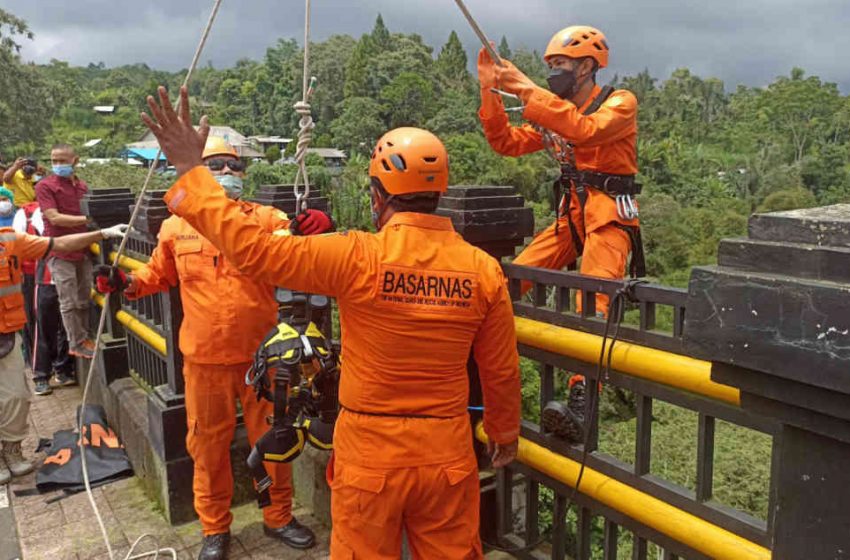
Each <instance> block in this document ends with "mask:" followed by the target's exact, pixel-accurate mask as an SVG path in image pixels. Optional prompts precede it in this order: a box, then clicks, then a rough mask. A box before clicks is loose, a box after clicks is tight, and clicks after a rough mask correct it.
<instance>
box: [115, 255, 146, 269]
mask: <svg viewBox="0 0 850 560" xmlns="http://www.w3.org/2000/svg"><path fill="white" fill-rule="evenodd" d="M117 256H118V253H117V252H115V251H113V252H111V253H109V260H110V261H111V262H115V257H117ZM118 266H120V267H122V268H126V269H127V270H129V271H131V272H135V271H137V270H138V269H140V268H142V267H143V266H145V263H143V262H142V261H137V260H136V259H134V258H131V257H127V256H125V255H121V260H120V261H118Z"/></svg>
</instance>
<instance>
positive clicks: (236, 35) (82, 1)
mask: <svg viewBox="0 0 850 560" xmlns="http://www.w3.org/2000/svg"><path fill="white" fill-rule="evenodd" d="M466 1H467V5H468V6H469V8H470V10H471V11H472V12H473V14H475V15H476V17H477V18H478V19H479V21H480V23H481V25H482V27H483V28H484V30H485V32H487V33H488V34H490V35H491V36H492V37H493V38H494V39H496V40H498V38H499V37H501V36H502V35H506V36H507V37H508V41H509V42H510V44H511V45H512V46H517V45H524V46H526V47H529V48H534V49H538V50H542V49H543V48H544V47H545V45H546V42H547V41H548V39H549V37H550V36H551V35H552V34H553V33H554V32H555V31H557V30H559V29H560V28H562V27H566V26H567V25H571V24H575V23H586V24H590V25H595V26H597V27H599V28H601V29H602V31H604V32H605V33H606V35H607V36H608V42H609V44H610V45H611V48H612V58H611V62H610V66H609V70H608V71H607V73H606V74H604V75H603V76H602V79H603V80H605V79H607V78H608V77H610V76H611V75H612V74H613V72H617V73H619V74H621V75H622V74H633V73H636V72H639V71H640V70H641V69H643V68H645V67H648V68H649V69H650V71H651V73H652V74H653V75H654V76H656V77H666V76H668V75H669V73H670V71H671V70H673V69H675V68H677V67H681V66H687V67H689V68H690V69H691V70H692V71H694V72H695V73H697V74H699V75H702V76H716V77H719V78H722V79H723V80H724V81H725V82H726V87H727V89H732V88H734V86H735V85H736V84H739V83H743V84H747V85H765V84H767V83H769V82H770V81H771V80H773V78H775V77H776V76H778V75H780V74H787V73H788V72H789V71H790V69H791V68H792V67H793V66H800V67H802V68H804V69H805V70H806V71H807V72H808V73H809V74H816V75H818V76H820V77H821V78H822V79H824V80H826V81H831V82H837V83H838V84H839V85H840V86H841V89H842V91H843V92H845V93H847V92H850V64H848V63H847V53H850V32H848V31H847V29H848V27H850V5H849V4H848V0H678V1H677V0H513V1H510V0H466ZM312 3H313V38H314V40H322V39H324V38H327V37H328V36H329V35H332V34H335V33H348V34H352V35H355V36H359V35H360V34H362V33H365V32H368V31H369V30H370V29H371V27H372V24H373V23H374V20H375V17H376V15H377V14H378V13H379V12H380V13H381V14H382V15H383V17H384V20H385V22H386V24H387V26H388V27H389V28H390V30H391V31H394V32H396V31H401V32H406V33H419V34H420V35H422V36H423V37H424V38H425V40H426V41H427V42H428V43H429V44H430V45H432V46H435V47H436V48H439V46H441V45H442V44H443V43H444V42H445V40H446V38H447V37H448V35H449V32H450V31H451V30H452V29H454V30H456V31H458V33H459V34H460V36H461V39H462V41H463V42H464V45H465V46H466V47H467V50H468V53H469V54H470V56H472V53H473V52H474V51H477V49H478V43H477V40H476V39H475V36H474V35H473V33H472V32H471V31H470V30H469V29H468V27H467V24H466V22H465V20H464V19H463V17H462V16H461V14H460V12H459V10H458V9H457V7H456V6H455V3H454V1H453V0H401V1H399V0H313V2H312ZM211 6H212V0H133V1H130V0H3V2H2V7H3V8H4V9H6V10H8V11H11V12H12V13H13V14H15V15H17V16H19V17H22V18H24V19H25V20H26V21H27V22H28V23H29V25H30V28H31V29H32V30H33V31H34V32H35V35H36V37H35V41H25V43H26V45H25V48H24V50H23V56H24V58H25V59H27V60H34V61H37V62H47V61H49V60H50V59H51V58H58V59H61V60H67V61H69V62H71V63H72V64H79V65H85V64H88V63H89V62H105V63H106V64H107V65H109V66H114V65H120V64H127V63H135V62H145V63H147V64H148V65H150V66H152V67H155V68H162V69H168V70H176V69H179V68H185V67H186V66H188V63H189V60H190V58H191V55H192V52H193V50H194V48H195V45H196V44H197V42H198V39H199V36H200V32H201V30H202V28H203V25H204V22H205V21H206V18H207V15H208V12H209V10H210V8H211ZM303 19H304V2H303V0H224V4H223V7H222V11H221V13H220V15H219V18H218V20H217V22H216V25H215V27H214V29H213V32H212V35H211V36H210V41H209V43H208V46H207V49H206V51H205V53H204V57H203V61H204V62H206V61H207V60H211V61H212V63H213V64H214V65H215V66H216V67H222V66H226V65H229V64H232V63H233V62H234V61H235V60H237V59H239V58H244V57H250V58H258V57H260V56H262V54H263V53H264V51H265V49H266V47H268V46H269V45H271V44H273V43H274V42H275V41H276V39H277V38H278V37H295V38H298V39H299V42H300V41H301V37H303Z"/></svg>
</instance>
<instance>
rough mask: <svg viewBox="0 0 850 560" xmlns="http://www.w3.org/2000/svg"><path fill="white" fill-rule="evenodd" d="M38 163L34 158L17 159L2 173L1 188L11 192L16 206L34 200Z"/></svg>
mask: <svg viewBox="0 0 850 560" xmlns="http://www.w3.org/2000/svg"><path fill="white" fill-rule="evenodd" d="M37 169H38V162H37V161H36V159H35V158H34V157H31V156H27V157H23V158H18V159H16V160H15V163H13V164H12V165H11V167H9V168H8V169H6V171H5V172H4V173H3V186H4V187H6V188H7V189H9V190H11V191H12V194H14V195H15V200H17V201H18V204H26V203H27V202H32V201H33V200H35V184H36V183H37V182H38V180H37V179H36V170H37Z"/></svg>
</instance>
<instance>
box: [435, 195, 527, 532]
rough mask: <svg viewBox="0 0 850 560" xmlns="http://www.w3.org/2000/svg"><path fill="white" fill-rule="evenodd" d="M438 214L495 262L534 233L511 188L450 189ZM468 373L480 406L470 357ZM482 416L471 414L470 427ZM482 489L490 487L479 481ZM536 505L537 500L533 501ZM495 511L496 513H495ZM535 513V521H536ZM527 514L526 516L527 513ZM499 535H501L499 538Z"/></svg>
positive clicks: (490, 511)
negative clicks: (446, 218) (448, 219)
mask: <svg viewBox="0 0 850 560" xmlns="http://www.w3.org/2000/svg"><path fill="white" fill-rule="evenodd" d="M437 213H438V214H440V215H442V216H447V217H449V218H451V220H452V225H453V226H454V228H455V231H457V232H458V233H459V234H460V235H461V236H462V237H463V238H464V239H465V240H466V241H467V242H469V243H471V244H473V245H475V246H476V247H478V248H480V249H483V250H484V251H487V253H489V254H490V255H491V256H493V257H494V258H496V259H500V260H501V258H502V257H507V256H510V255H513V254H514V252H515V251H516V247H517V246H519V245H522V244H523V242H524V241H525V238H526V237H528V236H530V235H532V234H533V233H534V213H533V211H532V210H531V208H526V207H525V200H524V199H523V197H521V196H520V195H519V194H517V192H516V189H515V188H514V187H479V186H453V187H449V190H448V192H447V193H446V194H445V195H443V197H442V198H441V199H440V206H439V208H438V209H437ZM467 371H468V373H469V405H470V406H471V407H481V406H483V404H484V399H483V396H482V394H481V380H480V378H479V376H478V365H477V364H476V363H475V359H474V358H473V356H472V354H470V356H469V361H468V362H467ZM482 416H483V415H482V414H481V413H480V412H478V411H472V412H471V413H470V418H471V420H472V423H473V425H474V424H475V422H477V421H478V420H479V419H480V418H481V417H482ZM473 442H474V446H475V449H476V454H477V455H478V464H479V466H480V467H489V459H488V457H487V453H486V448H485V447H484V446H483V445H482V444H480V443H478V442H477V441H476V440H475V439H474V438H473ZM481 487H482V489H484V488H487V487H492V486H491V485H489V484H488V482H487V480H486V479H482V483H481ZM492 500H493V496H492V495H487V494H486V493H485V492H482V496H481V534H482V535H487V534H490V530H491V528H492V527H496V526H498V523H499V520H498V514H497V511H499V510H500V508H501V505H502V504H498V505H497V508H492V507H488V504H491V503H492ZM535 503H536V500H535ZM494 509H495V511H494ZM536 513H537V512H535V513H534V518H535V519H536ZM526 515H528V513H526ZM499 536H501V535H499Z"/></svg>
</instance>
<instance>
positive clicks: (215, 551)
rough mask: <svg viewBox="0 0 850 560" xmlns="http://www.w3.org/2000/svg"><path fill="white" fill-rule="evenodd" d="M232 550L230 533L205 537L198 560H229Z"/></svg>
mask: <svg viewBox="0 0 850 560" xmlns="http://www.w3.org/2000/svg"><path fill="white" fill-rule="evenodd" d="M229 549H230V533H218V534H216V535H207V536H206V537H204V546H203V547H201V553H200V554H198V560H227V551H228V550H229Z"/></svg>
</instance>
